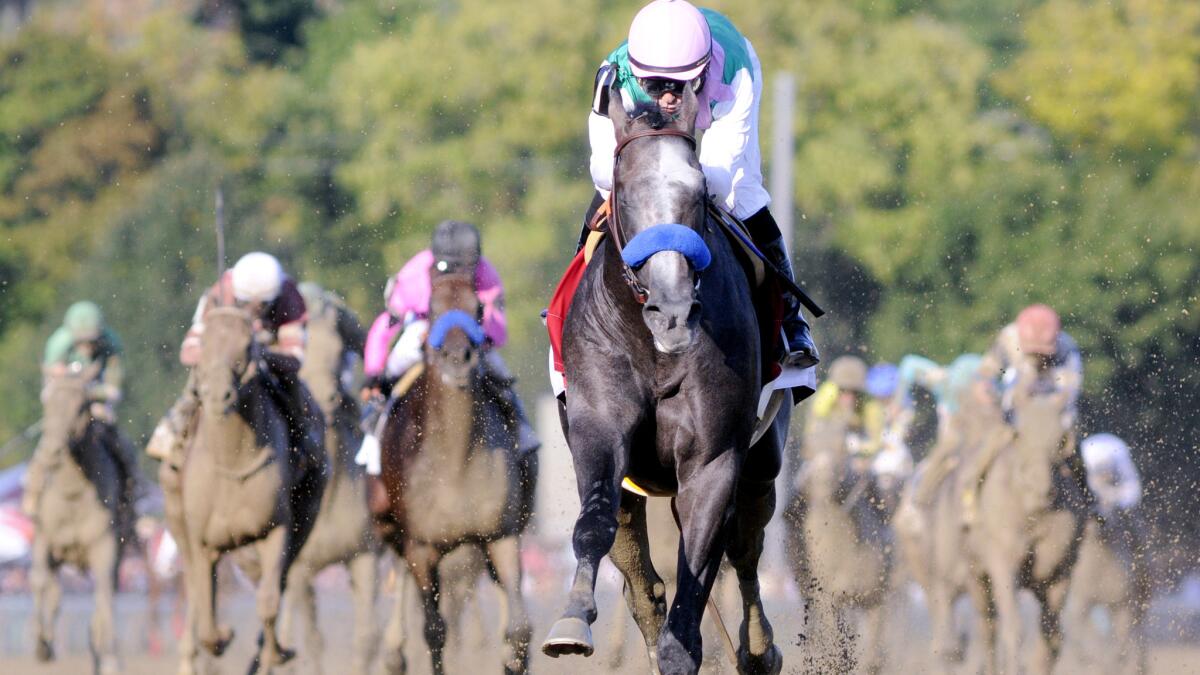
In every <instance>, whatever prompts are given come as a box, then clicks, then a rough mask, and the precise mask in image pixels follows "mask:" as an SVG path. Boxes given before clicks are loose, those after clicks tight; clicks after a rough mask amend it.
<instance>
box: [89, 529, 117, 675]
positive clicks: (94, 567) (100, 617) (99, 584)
mask: <svg viewBox="0 0 1200 675" xmlns="http://www.w3.org/2000/svg"><path fill="white" fill-rule="evenodd" d="M87 558H88V568H89V570H90V571H91V573H92V580H93V582H94V584H95V588H94V590H93V597H94V602H95V607H94V608H93V610H92V626H91V631H92V652H93V654H94V656H95V657H96V662H97V663H98V664H99V669H98V670H99V672H100V673H101V675H109V674H110V673H116V672H118V671H119V670H120V665H119V664H118V663H117V640H116V634H115V632H114V630H113V619H114V617H113V599H114V594H115V593H116V587H117V562H118V560H119V559H120V545H119V544H118V543H117V538H116V535H115V534H113V535H110V536H105V537H101V538H100V539H98V540H96V541H95V542H94V543H93V544H92V546H91V548H90V549H88V554H87Z"/></svg>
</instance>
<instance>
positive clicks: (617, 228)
mask: <svg viewBox="0 0 1200 675" xmlns="http://www.w3.org/2000/svg"><path fill="white" fill-rule="evenodd" d="M647 136H678V137H679V138H683V139H685V140H687V142H688V143H689V144H690V145H691V146H692V151H693V152H694V151H695V150H696V137H695V136H693V135H692V134H690V133H688V132H686V131H683V130H681V129H669V128H668V129H644V130H642V131H638V132H635V133H632V134H630V135H628V136H626V137H625V138H624V139H622V140H621V142H620V143H618V144H617V147H616V149H615V150H614V151H613V189H612V194H611V195H610V197H609V199H610V200H611V206H610V207H609V218H608V221H609V230H610V231H611V232H612V235H613V243H614V244H615V245H616V247H617V253H618V255H619V254H620V253H621V251H622V249H624V248H625V245H626V244H627V243H629V240H628V239H626V237H625V232H624V230H623V229H622V228H621V216H620V209H619V208H618V207H617V201H618V200H617V196H616V193H617V175H618V171H619V170H620V166H621V152H622V151H623V150H624V149H625V148H626V147H627V146H628V145H629V144H630V143H632V142H633V141H636V140H638V139H639V138H646V137H647ZM621 276H622V277H623V278H624V279H625V283H626V284H627V285H628V286H629V289H630V290H631V291H633V298H634V300H636V301H637V303H638V304H639V305H644V304H646V300H647V299H649V297H650V291H649V290H648V289H647V288H646V287H645V286H644V285H642V282H641V281H638V278H637V274H636V273H635V272H634V271H633V268H632V267H630V266H629V264H628V263H626V262H625V261H624V260H622V261H621Z"/></svg>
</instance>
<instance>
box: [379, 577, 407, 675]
mask: <svg viewBox="0 0 1200 675" xmlns="http://www.w3.org/2000/svg"><path fill="white" fill-rule="evenodd" d="M392 574H393V575H394V577H395V580H396V588H395V599H394V600H393V601H392V611H391V615H390V616H389V618H388V623H387V628H386V629H385V630H384V632H383V672H384V673H386V674H387V675H404V673H406V672H408V663H406V662H405V660H404V642H405V640H404V638H405V628H404V610H405V609H407V606H408V597H407V596H408V589H409V588H410V587H412V584H411V583H410V580H409V578H408V573H407V572H406V571H405V570H404V568H403V566H401V565H399V564H396V565H393V566H392Z"/></svg>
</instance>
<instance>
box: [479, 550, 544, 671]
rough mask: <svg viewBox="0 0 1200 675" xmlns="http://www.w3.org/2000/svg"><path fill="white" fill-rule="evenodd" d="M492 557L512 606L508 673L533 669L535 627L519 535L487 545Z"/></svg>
mask: <svg viewBox="0 0 1200 675" xmlns="http://www.w3.org/2000/svg"><path fill="white" fill-rule="evenodd" d="M487 556H488V560H489V561H490V562H491V567H492V573H493V575H494V578H495V580H496V583H497V584H499V585H500V588H501V590H502V591H503V592H504V597H505V604H506V605H507V607H508V611H507V612H506V614H507V615H508V624H507V626H506V627H505V629H504V642H505V644H507V645H508V653H507V654H506V655H505V658H504V672H505V673H506V675H507V674H509V673H527V672H529V640H530V638H531V637H532V634H533V628H532V626H531V625H530V623H529V613H528V611H527V610H526V608H525V598H524V597H523V596H522V595H521V549H520V540H519V539H518V538H517V537H515V536H514V537H505V538H503V539H497V540H496V541H493V542H491V543H489V544H488V546H487Z"/></svg>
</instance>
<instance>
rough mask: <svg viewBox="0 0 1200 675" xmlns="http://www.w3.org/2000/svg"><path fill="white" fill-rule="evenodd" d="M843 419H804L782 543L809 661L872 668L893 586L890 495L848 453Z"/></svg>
mask: <svg viewBox="0 0 1200 675" xmlns="http://www.w3.org/2000/svg"><path fill="white" fill-rule="evenodd" d="M848 422H849V420H848V419H847V418H846V417H845V416H844V415H839V414H838V413H834V414H833V415H832V416H831V417H830V418H829V419H827V420H813V421H812V422H810V427H809V429H808V431H807V432H806V434H805V439H804V464H803V468H802V470H801V471H802V474H801V476H802V477H801V478H800V480H799V481H798V483H799V485H798V490H797V493H796V495H795V496H794V497H793V499H792V501H791V502H790V503H789V505H788V508H787V510H786V511H785V518H786V522H787V524H788V528H787V532H788V537H789V539H790V541H789V544H790V545H789V546H788V547H787V548H788V553H789V563H790V564H791V567H792V571H793V574H794V575H795V577H796V579H797V581H798V582H799V584H800V587H801V592H802V593H803V595H804V596H805V623H806V627H805V631H804V633H805V635H806V640H805V647H806V654H805V663H806V665H807V667H808V668H809V669H810V670H814V671H823V672H835V671H836V672H848V671H850V670H861V671H864V672H869V673H877V672H880V671H881V670H882V668H883V649H882V647H883V645H882V636H883V627H884V623H883V619H884V610H885V608H886V604H887V601H888V600H889V598H890V597H891V589H892V555H891V553H890V551H891V549H892V543H891V526H890V523H889V521H890V513H891V509H892V508H894V504H895V501H896V495H895V493H894V488H893V489H890V490H889V489H885V488H884V487H883V486H880V485H879V483H878V482H877V481H876V480H875V478H874V477H873V475H872V473H871V469H870V467H869V466H867V465H865V464H866V462H865V461H864V460H862V459H861V458H853V457H852V456H851V454H850V452H849V450H848V447H847V440H848V437H849V435H850V433H851V430H850V428H849V424H848ZM859 619H861V623H860V624H859V625H857V626H856V625H855V624H856V623H858V621H859ZM860 630H861V632H860ZM855 635H858V636H859V637H857V638H856V637H855ZM855 642H858V643H859V645H858V649H857V650H856V649H855V644H854V643H855ZM856 651H857V655H856Z"/></svg>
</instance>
